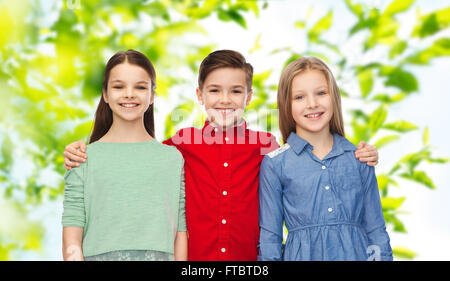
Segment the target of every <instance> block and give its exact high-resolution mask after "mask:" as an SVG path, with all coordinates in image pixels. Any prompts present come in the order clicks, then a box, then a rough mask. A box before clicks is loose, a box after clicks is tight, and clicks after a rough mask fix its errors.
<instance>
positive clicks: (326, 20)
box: [308, 11, 333, 42]
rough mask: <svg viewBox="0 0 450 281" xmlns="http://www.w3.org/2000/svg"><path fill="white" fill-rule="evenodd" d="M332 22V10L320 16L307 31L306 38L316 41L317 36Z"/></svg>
mask: <svg viewBox="0 0 450 281" xmlns="http://www.w3.org/2000/svg"><path fill="white" fill-rule="evenodd" d="M332 23H333V11H329V12H328V14H326V15H325V16H324V17H322V18H321V19H320V20H319V21H318V22H317V23H316V24H315V25H314V26H313V27H312V28H311V29H310V30H309V31H308V38H309V40H310V41H312V42H316V41H317V40H318V39H319V36H320V35H321V34H322V33H323V32H325V31H327V30H328V29H329V28H330V27H331V24H332Z"/></svg>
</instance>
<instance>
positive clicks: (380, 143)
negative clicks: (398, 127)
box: [374, 135, 400, 149]
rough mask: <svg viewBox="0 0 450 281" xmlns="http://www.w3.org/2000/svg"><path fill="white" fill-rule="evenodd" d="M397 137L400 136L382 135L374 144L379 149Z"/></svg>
mask: <svg viewBox="0 0 450 281" xmlns="http://www.w3.org/2000/svg"><path fill="white" fill-rule="evenodd" d="M399 138H400V136H398V135H391V136H385V137H382V138H381V139H379V140H378V141H377V142H376V143H375V144H374V145H375V146H376V147H377V148H378V149H380V148H382V147H383V146H386V145H387V144H389V143H391V142H394V141H396V140H398V139H399Z"/></svg>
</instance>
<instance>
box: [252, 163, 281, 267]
mask: <svg viewBox="0 0 450 281" xmlns="http://www.w3.org/2000/svg"><path fill="white" fill-rule="evenodd" d="M283 221H284V216H283V203H282V187H281V183H280V180H279V178H278V176H277V175H276V173H275V172H274V170H273V168H272V165H271V161H270V158H269V157H268V156H265V157H264V159H263V161H262V163H261V170H260V175H259V226H260V236H259V245H258V247H259V253H258V260H259V261H272V260H274V261H276V260H282V257H283V245H282V242H283Z"/></svg>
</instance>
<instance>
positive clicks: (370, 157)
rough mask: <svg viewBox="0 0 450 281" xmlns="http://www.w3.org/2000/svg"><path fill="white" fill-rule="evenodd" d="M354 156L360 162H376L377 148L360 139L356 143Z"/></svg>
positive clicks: (375, 163)
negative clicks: (356, 148) (356, 147)
mask: <svg viewBox="0 0 450 281" xmlns="http://www.w3.org/2000/svg"><path fill="white" fill-rule="evenodd" d="M355 157H356V158H357V159H359V161H361V162H366V163H367V165H369V166H375V165H377V164H378V150H377V148H376V147H375V146H374V145H370V144H367V143H365V142H363V141H361V142H360V143H359V144H358V150H356V152H355Z"/></svg>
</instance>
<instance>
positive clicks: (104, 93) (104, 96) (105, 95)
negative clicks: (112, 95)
mask: <svg viewBox="0 0 450 281" xmlns="http://www.w3.org/2000/svg"><path fill="white" fill-rule="evenodd" d="M102 95H103V99H104V100H105V102H106V103H108V95H107V94H106V92H105V90H102Z"/></svg>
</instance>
